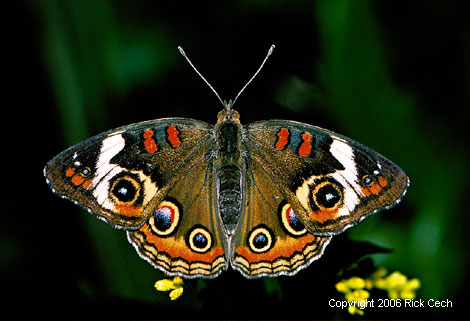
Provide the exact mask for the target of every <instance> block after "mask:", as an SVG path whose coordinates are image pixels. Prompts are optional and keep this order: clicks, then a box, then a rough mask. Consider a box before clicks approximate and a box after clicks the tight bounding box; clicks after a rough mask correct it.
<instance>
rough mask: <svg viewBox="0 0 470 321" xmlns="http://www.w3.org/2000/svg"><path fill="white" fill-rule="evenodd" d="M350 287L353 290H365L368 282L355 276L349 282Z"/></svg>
mask: <svg viewBox="0 0 470 321" xmlns="http://www.w3.org/2000/svg"><path fill="white" fill-rule="evenodd" d="M348 285H349V288H351V289H363V288H364V287H365V286H366V282H365V281H364V280H363V279H361V278H360V277H357V276H353V277H352V278H350V279H349V280H348Z"/></svg>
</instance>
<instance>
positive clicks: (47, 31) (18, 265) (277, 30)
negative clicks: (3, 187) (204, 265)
mask: <svg viewBox="0 0 470 321" xmlns="http://www.w3.org/2000/svg"><path fill="white" fill-rule="evenodd" d="M19 6H20V10H19V12H20V13H21V14H20V15H18V18H17V21H16V24H15V25H18V29H17V31H18V32H19V35H18V39H20V40H19V41H18V44H19V45H18V46H19V50H21V49H22V50H23V51H24V52H25V53H27V54H28V55H31V56H28V59H24V60H22V62H21V64H18V65H21V66H24V67H23V68H25V69H26V71H25V73H24V74H23V73H20V72H18V71H16V73H17V74H20V75H21V77H22V78H21V82H22V83H23V82H24V84H23V86H22V87H21V88H22V89H21V95H19V96H18V99H19V101H20V102H21V104H22V105H24V106H35V108H34V110H35V111H34V112H32V111H30V112H29V113H28V116H29V117H28V119H25V120H24V122H30V123H28V126H29V127H28V128H30V129H34V130H35V133H37V135H38V136H37V137H36V140H37V141H38V142H42V141H44V142H48V143H47V144H42V143H41V146H42V147H41V152H40V153H39V156H38V157H36V158H37V159H38V161H37V163H38V164H37V170H36V171H37V172H38V173H40V171H41V169H40V168H41V167H42V166H43V165H44V164H45V163H46V162H47V161H48V160H49V159H50V158H51V157H52V156H54V155H55V154H57V153H58V152H60V151H61V150H63V149H65V147H67V146H69V145H72V144H75V143H78V142H79V141H81V140H83V139H85V138H87V137H89V136H91V135H93V134H97V133H99V132H101V131H104V130H107V129H110V128H113V127H118V126H122V125H125V124H129V123H132V122H137V121H143V120H147V119H152V118H161V117H173V116H183V117H191V118H197V119H201V120H204V121H207V122H211V123H214V122H215V117H216V114H217V112H218V111H219V109H221V106H219V105H218V102H217V100H216V98H215V97H214V96H213V94H212V92H211V91H210V90H209V89H208V88H207V87H206V86H205V84H204V83H203V82H202V81H201V80H200V79H197V76H196V75H195V73H194V72H193V71H192V70H191V68H190V67H189V66H188V64H187V63H186V62H185V61H184V59H183V58H182V57H181V56H180V55H179V53H178V51H177V49H176V48H177V46H178V45H182V46H183V47H184V48H185V51H186V53H187V54H188V55H189V56H190V58H191V59H192V61H193V62H194V63H195V64H196V66H197V67H198V69H199V70H200V71H201V72H202V73H203V74H204V76H205V77H206V78H207V79H208V80H209V81H210V82H211V83H212V84H213V85H214V87H215V88H216V89H217V90H218V92H219V94H220V95H221V96H222V98H224V99H230V98H233V95H234V94H235V93H236V92H237V90H238V89H239V88H241V87H242V86H243V84H244V83H245V82H246V81H247V80H248V79H249V77H250V76H251V74H252V73H253V72H254V71H255V70H256V68H257V66H258V65H259V63H260V62H261V59H262V58H263V57H264V54H265V52H266V50H267V49H268V48H269V45H271V44H272V43H274V44H275V45H276V50H275V51H274V54H273V56H272V57H271V58H270V60H269V61H268V63H267V64H266V66H265V67H264V69H263V71H262V72H261V73H260V75H259V77H258V78H257V79H256V80H255V81H254V82H253V84H251V85H250V87H248V88H247V90H246V91H245V92H244V93H243V95H242V97H240V99H239V100H238V102H237V106H236V108H237V110H238V111H239V112H240V113H241V117H242V118H241V120H242V122H243V123H244V124H247V123H249V122H252V121H256V120H261V119H266V118H281V119H292V120H297V121H302V122H306V123H310V124H313V125H317V126H320V127H324V128H329V129H331V130H334V131H336V132H340V133H342V134H344V135H346V136H349V137H351V138H353V139H355V140H357V141H359V142H361V143H363V144H364V145H366V146H369V147H371V148H373V149H375V150H377V151H379V152H380V153H382V154H384V155H385V156H386V157H388V158H390V159H392V160H393V161H394V162H396V163H397V164H399V165H400V166H401V167H402V168H403V169H404V170H405V171H406V173H407V174H408V175H409V177H410V179H411V186H410V188H409V190H408V194H407V195H406V196H405V198H404V199H403V201H402V203H400V204H399V205H398V206H397V207H395V208H393V209H391V210H388V211H386V212H384V213H381V214H378V215H374V216H373V217H371V218H369V219H367V220H366V221H364V222H362V223H361V224H359V225H358V226H356V227H354V228H352V229H350V230H348V231H347V232H346V233H343V234H342V235H340V236H338V237H335V238H334V240H333V242H332V244H331V245H329V246H328V248H327V249H326V253H325V255H324V257H322V258H321V259H320V260H319V261H318V262H314V263H313V264H312V265H311V266H310V267H309V268H307V269H305V270H303V271H301V272H300V273H298V274H297V275H296V276H294V277H281V278H277V279H260V280H245V279H243V278H242V277H241V276H240V275H239V273H235V272H233V271H228V272H224V273H223V274H222V275H221V276H220V277H218V278H217V279H215V280H199V281H191V282H189V290H187V287H186V286H187V283H186V282H185V293H184V295H183V296H182V298H181V299H179V300H176V301H171V302H170V300H169V298H168V296H167V295H166V294H162V293H159V292H157V291H155V289H154V287H153V285H154V283H155V281H157V280H159V279H162V278H164V275H163V274H162V273H160V272H158V271H156V270H154V269H153V268H152V267H151V266H150V265H149V264H148V263H147V262H145V261H143V260H141V259H139V257H138V256H137V255H136V253H135V251H134V249H133V248H132V246H130V245H129V244H128V242H127V240H126V237H125V233H124V232H123V231H119V230H114V229H112V228H110V227H109V226H107V225H106V224H105V223H103V222H100V221H98V220H96V219H94V218H93V217H91V216H90V215H88V214H87V213H85V214H83V213H81V212H82V211H81V210H79V209H78V208H77V207H76V206H74V205H73V204H72V203H68V202H63V201H61V200H59V199H57V198H55V197H54V196H53V195H52V193H51V192H50V191H49V190H48V189H47V186H46V184H45V183H44V182H43V179H42V177H41V178H39V176H38V177H37V180H38V184H37V190H38V191H40V192H41V197H42V199H44V200H45V201H44V202H42V203H43V207H42V212H43V213H49V214H48V219H47V220H43V219H39V218H34V219H33V220H32V221H31V222H32V223H31V224H27V225H23V226H22V228H23V229H26V230H25V231H26V232H27V233H24V234H20V233H15V232H14V231H15V229H10V230H9V231H8V233H5V234H3V239H4V240H2V243H0V244H1V248H2V251H0V253H1V262H2V265H3V266H2V269H3V270H5V271H6V272H5V273H4V275H5V276H6V277H5V279H7V276H8V275H14V276H15V277H12V278H11V280H18V279H21V280H23V281H20V282H18V281H15V282H13V281H5V282H6V283H5V284H7V286H5V287H3V288H4V289H14V290H8V291H9V293H10V294H11V295H12V296H13V295H14V294H16V293H20V295H24V294H22V293H23V291H22V289H23V288H24V287H26V285H25V284H27V283H28V284H30V283H31V282H32V280H35V282H38V284H39V288H40V289H41V291H43V293H42V295H41V297H40V298H39V299H38V301H37V302H36V306H37V310H38V309H43V310H44V311H45V313H47V314H54V313H58V314H61V313H65V311H68V309H69V308H72V309H74V311H77V315H81V314H86V313H87V311H88V310H89V311H91V310H94V311H95V313H97V316H107V315H108V314H113V315H116V316H131V317H133V318H144V317H145V318H164V317H166V318H178V317H190V318H192V317H194V318H196V317H200V316H202V317H210V318H264V319H268V318H282V317H292V314H293V315H294V318H304V319H305V318H308V319H310V318H315V319H316V318H341V317H347V312H345V311H341V310H337V309H332V308H330V307H328V299H329V298H332V297H336V298H337V299H340V298H341V296H338V295H337V292H336V290H335V284H336V283H337V282H338V281H339V280H340V279H341V278H345V276H344V275H345V274H346V275H347V274H348V273H350V272H348V271H349V270H350V269H353V270H354V271H355V272H357V271H358V270H359V271H360V270H361V269H366V270H367V271H369V273H370V272H371V271H373V270H374V265H375V266H385V267H387V268H388V269H389V270H391V271H393V270H399V271H402V272H403V273H404V274H406V275H409V276H410V277H417V278H419V280H420V281H421V288H420V289H419V291H418V293H417V295H418V297H422V298H424V299H427V298H433V299H451V300H455V301H456V302H463V293H464V290H465V289H467V288H468V285H469V284H468V278H467V274H468V264H469V255H468V249H467V247H468V236H467V234H468V233H466V227H467V226H468V221H469V220H468V215H466V213H465V212H464V210H465V208H464V202H465V199H466V198H465V193H466V192H467V191H468V188H467V186H466V185H467V184H466V182H467V181H468V179H469V175H468V173H469V171H468V144H467V142H468V141H467V140H468V139H467V134H466V131H467V130H466V126H467V125H468V121H469V117H468V116H469V108H468V106H469V105H470V104H469V103H470V99H469V98H470V96H469V90H468V88H470V70H469V66H470V54H469V51H470V40H469V39H470V32H469V28H468V23H466V22H467V21H469V19H468V12H467V11H465V10H463V9H462V7H461V5H460V4H459V3H458V2H452V1H451V2H436V1H411V2H407V1H394V2H385V1H384V2H378V1H371V0H358V1H352V0H329V1H326V0H318V1H307V0H298V1H287V0H279V1H266V0H251V1H244V2H241V1H220V2H185V3H181V2H170V1H168V2H166V1H138V2H131V1H124V0H119V1H110V0H100V1H88V0H87V1H68V0H67V1H59V0H48V1H35V0H30V1H24V2H21V4H19ZM21 18H23V19H24V20H23V21H22V20H21ZM21 28H23V29H21ZM26 73H27V74H26ZM25 75H27V76H25ZM30 79H31V80H30ZM27 86H29V87H28V88H26V87H27ZM230 95H232V96H230ZM23 110H24V109H19V111H20V112H22V111H23ZM31 115H37V117H31ZM18 117H22V118H24V115H19V116H18ZM27 134H28V135H30V134H29V132H27ZM28 138H29V139H30V138H31V136H28ZM39 139H42V141H40V140H39ZM28 160H29V158H28ZM28 166H29V167H30V166H31V163H29V164H28ZM35 169H36V168H35ZM39 181H40V182H39ZM18 202H24V200H23V199H21V200H18ZM12 221H13V219H12ZM8 222H9V221H8ZM15 222H16V219H15ZM33 223H34V224H33ZM7 225H8V224H7ZM8 226H10V225H8ZM18 230H19V229H18ZM22 231H23V230H22ZM31 244H34V245H33V249H34V250H33V251H31V247H30V246H31ZM386 249H390V250H391V251H387V250H386ZM31 256H32V257H31ZM365 257H366V258H365ZM30 262H35V270H34V272H32V271H31V268H30ZM361 262H362V263H361ZM18 274H19V275H21V277H19V278H18V276H17V275H18ZM353 275H355V274H354V273H353ZM459 300H460V301H459ZM456 304H457V303H456ZM293 307H295V308H294V309H295V311H293V309H288V308H293ZM253 309H255V310H253ZM248 311H255V312H248ZM456 311H457V309H453V310H442V309H441V310H414V311H411V310H393V311H392V310H387V311H375V313H373V312H372V313H370V314H369V311H368V312H367V315H366V317H371V318H384V314H383V313H386V315H387V316H386V317H397V318H403V317H405V318H426V317H428V316H432V317H433V318H439V317H444V316H445V317H449V315H450V317H454V318H456V317H458V314H457V312H456ZM291 313H292V314H291Z"/></svg>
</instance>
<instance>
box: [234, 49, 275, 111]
mask: <svg viewBox="0 0 470 321" xmlns="http://www.w3.org/2000/svg"><path fill="white" fill-rule="evenodd" d="M275 47H276V46H274V45H271V47H269V50H268V53H267V54H266V57H264V60H263V62H262V63H261V65H260V66H259V68H258V70H256V72H255V74H254V75H253V76H252V77H251V78H250V80H248V82H247V83H246V85H245V86H243V88H242V89H241V90H240V91H239V92H238V94H237V95H236V96H235V99H234V100H233V101H229V105H230V106H229V107H231V106H233V105H235V102H236V101H237V99H238V97H239V96H240V95H241V93H242V92H243V91H244V90H245V88H246V87H248V85H249V84H250V83H251V82H252V81H253V79H255V77H256V76H257V75H258V73H259V72H260V71H261V69H263V66H264V64H265V63H266V61H267V60H268V58H269V56H271V54H272V53H273V50H274V48H275Z"/></svg>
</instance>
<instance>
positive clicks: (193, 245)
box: [186, 225, 213, 253]
mask: <svg viewBox="0 0 470 321" xmlns="http://www.w3.org/2000/svg"><path fill="white" fill-rule="evenodd" d="M186 242H187V244H188V247H189V248H190V249H191V250H192V251H194V252H197V253H206V252H207V251H209V250H210V249H211V247H212V244H213V237H212V235H211V233H210V232H209V230H207V228H205V227H203V226H201V225H197V226H195V227H193V228H192V229H191V230H190V231H189V233H188V235H187V238H186Z"/></svg>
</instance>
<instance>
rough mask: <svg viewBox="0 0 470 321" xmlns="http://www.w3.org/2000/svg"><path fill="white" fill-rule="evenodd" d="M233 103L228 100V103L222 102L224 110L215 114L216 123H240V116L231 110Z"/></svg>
mask: <svg viewBox="0 0 470 321" xmlns="http://www.w3.org/2000/svg"><path fill="white" fill-rule="evenodd" d="M232 105H233V102H232V101H231V100H230V101H229V102H228V103H227V102H225V101H224V109H222V110H221V111H220V112H219V113H218V114H217V123H221V122H224V121H233V122H235V123H238V124H239V123H240V114H239V113H238V111H236V110H235V109H232Z"/></svg>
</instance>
